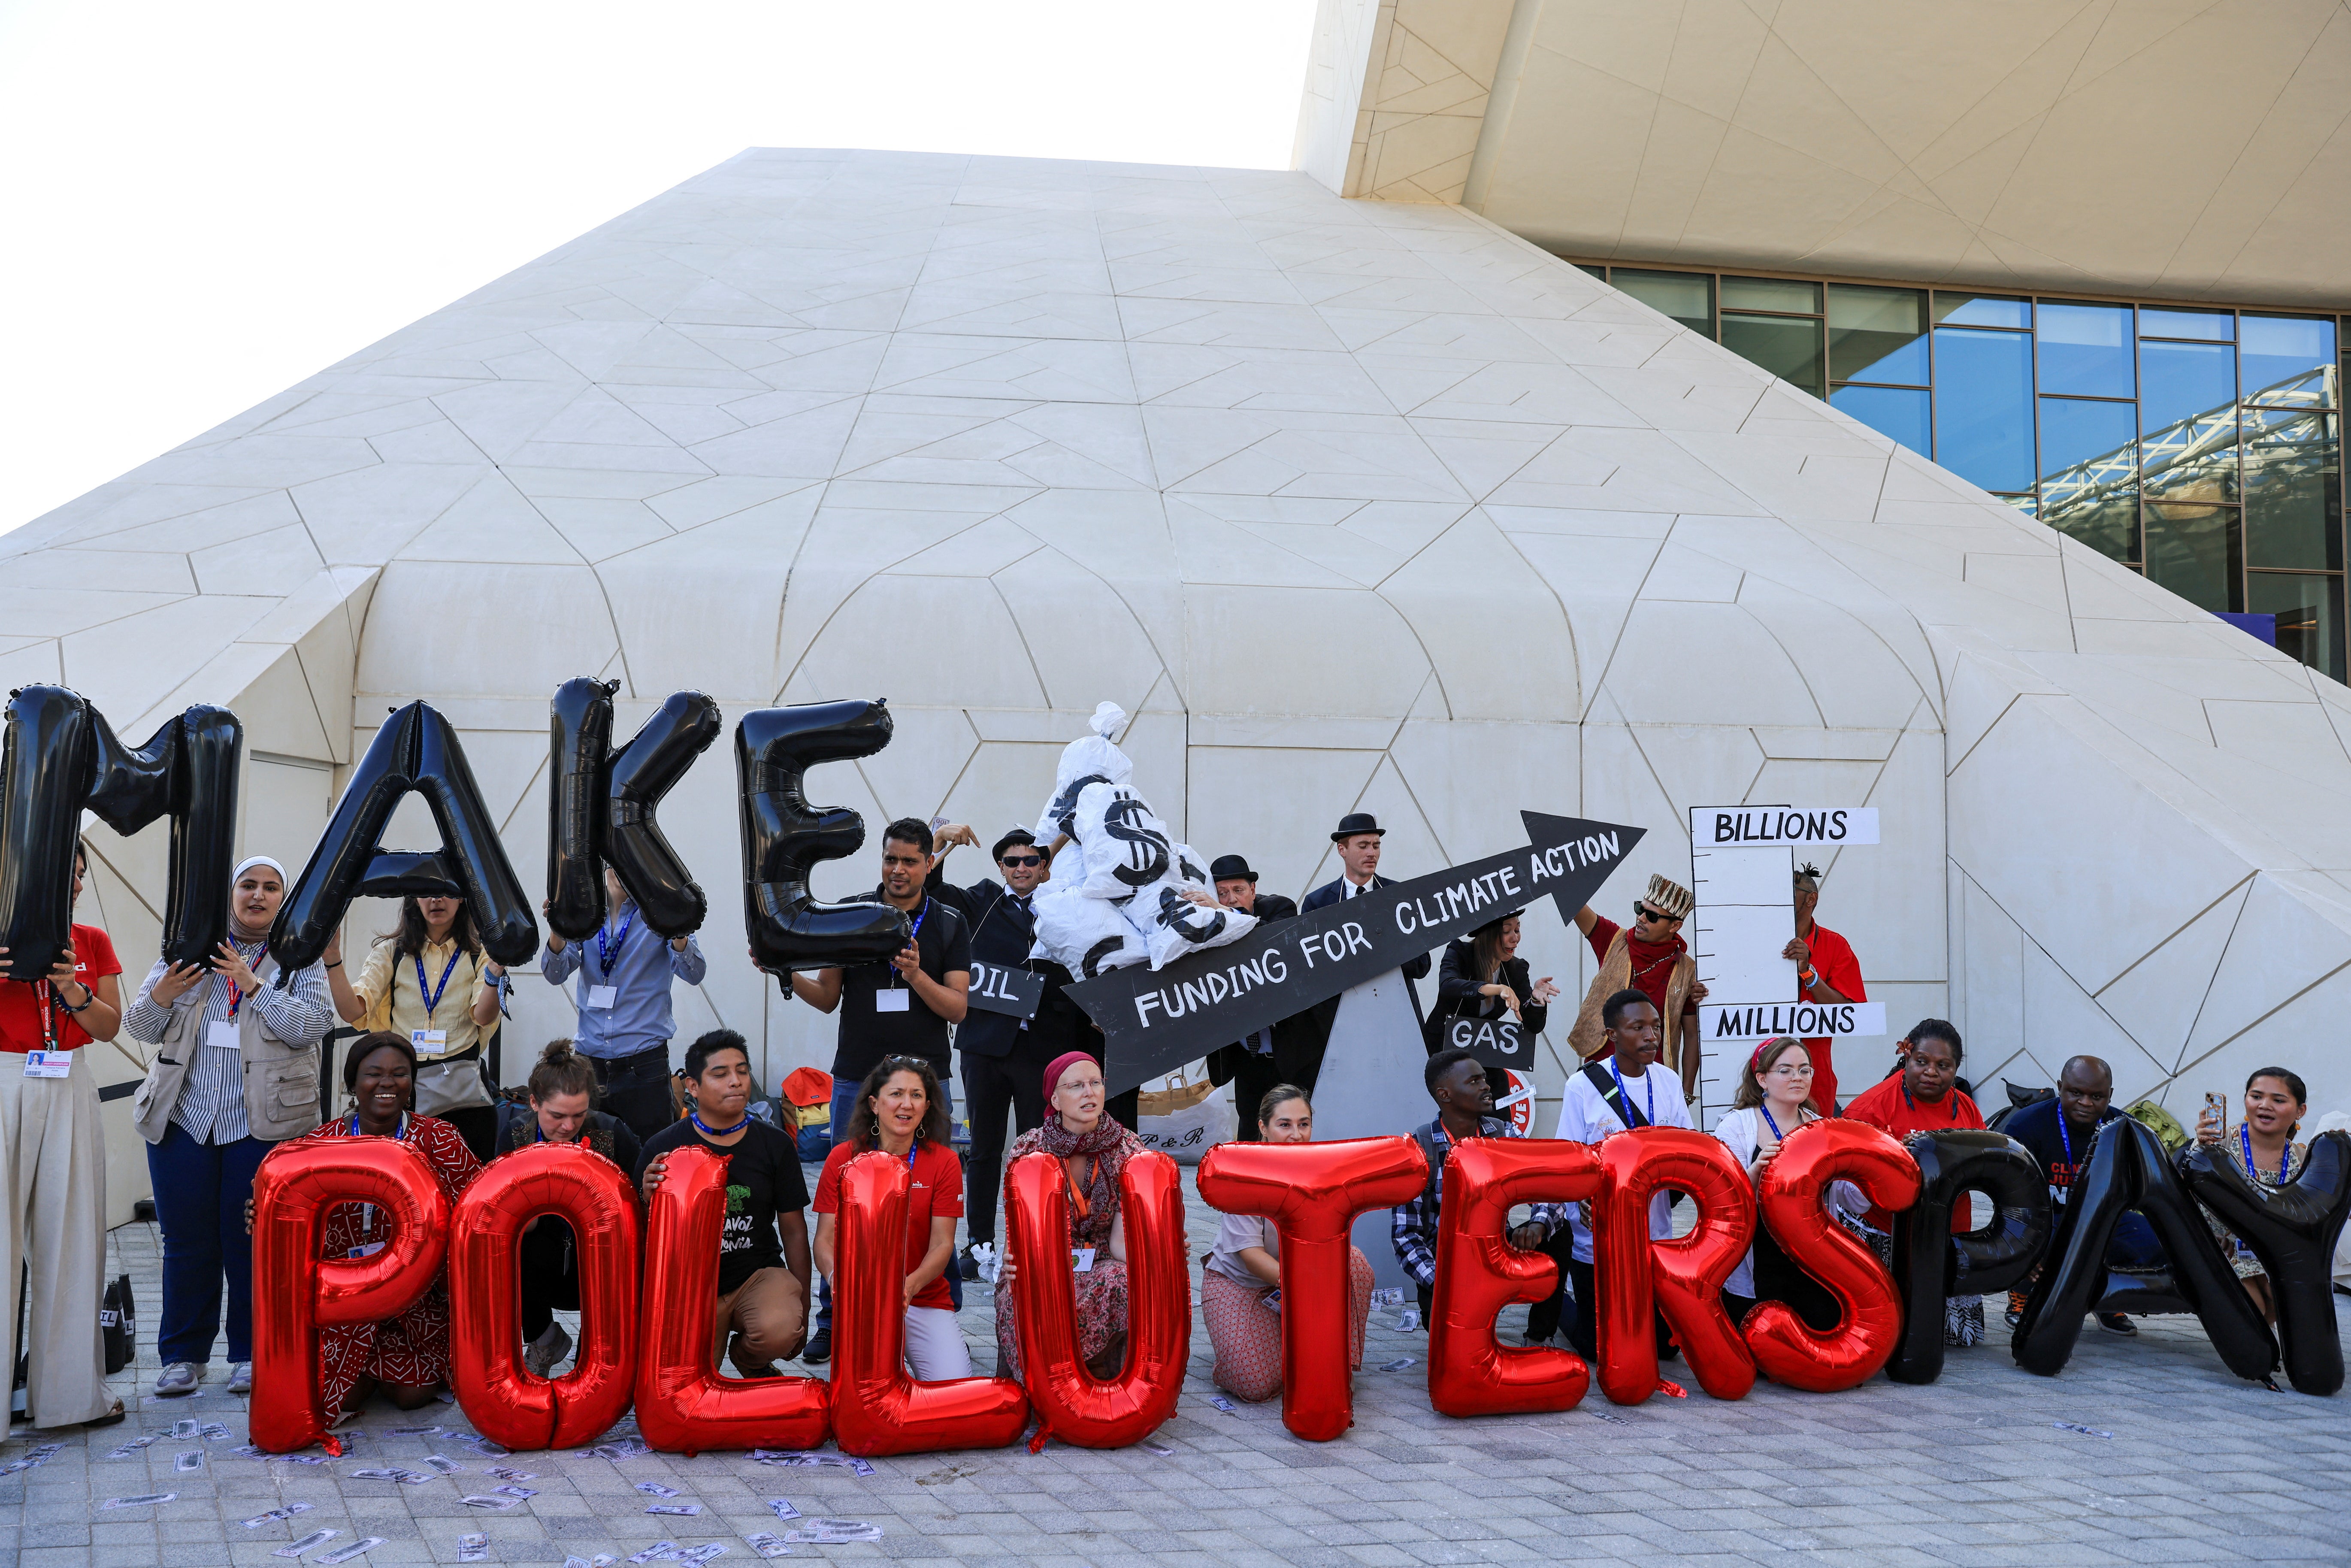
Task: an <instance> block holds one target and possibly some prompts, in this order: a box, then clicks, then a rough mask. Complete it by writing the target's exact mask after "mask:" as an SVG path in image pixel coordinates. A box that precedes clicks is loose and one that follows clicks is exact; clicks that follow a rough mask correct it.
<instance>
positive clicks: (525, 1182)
mask: <svg viewBox="0 0 2351 1568" xmlns="http://www.w3.org/2000/svg"><path fill="white" fill-rule="evenodd" d="M541 1215H552V1216H554V1217H555V1218H559V1219H560V1220H562V1221H563V1222H564V1223H565V1224H567V1225H569V1227H571V1234H572V1238H573V1242H574V1245H575V1246H576V1247H577V1248H578V1250H579V1258H580V1355H579V1360H578V1362H577V1363H576V1364H574V1366H573V1367H572V1370H571V1371H570V1372H569V1373H567V1374H565V1375H563V1376H562V1377H560V1378H558V1379H556V1380H555V1381H554V1382H552V1383H550V1382H549V1381H548V1380H547V1379H545V1378H543V1377H534V1376H532V1375H530V1374H529V1373H528V1372H526V1371H524V1370H523V1367H522V1364H521V1358H520V1356H519V1354H517V1353H518V1350H519V1347H520V1343H521V1340H522V1333H521V1326H520V1323H519V1322H518V1319H519V1316H520V1312H519V1301H518V1300H517V1291H516V1283H515V1281H516V1249H517V1245H518V1244H519V1242H520V1241H521V1239H522V1232H523V1228H524V1227H525V1226H527V1225H528V1224H529V1223H530V1222H531V1221H532V1220H533V1219H535V1218H538V1217H539V1216H541ZM638 1228H639V1227H638V1223H637V1203H636V1195H635V1194H634V1193H633V1192H632V1190H631V1189H630V1186H629V1178H628V1177H627V1176H624V1175H622V1171H621V1168H620V1167H619V1166H616V1165H614V1164H613V1163H612V1162H611V1161H610V1160H608V1159H606V1158H604V1157H603V1156H602V1155H599V1154H596V1153H594V1152H593V1151H592V1150H589V1149H585V1148H582V1147H580V1145H577V1144H538V1145H532V1146H531V1147H529V1148H525V1149H517V1150H516V1151H515V1152H514V1153H513V1154H510V1155H504V1156H502V1157H501V1158H499V1159H496V1160H495V1161H493V1162H491V1164H490V1165H489V1166H488V1167H487V1168H486V1169H485V1170H484V1171H483V1172H482V1174H481V1176H478V1177H477V1178H475V1182H474V1185H473V1186H470V1187H468V1188H466V1189H465V1197H462V1198H460V1199H459V1200H458V1202H457V1211H456V1223H455V1231H454V1234H453V1235H452V1238H451V1240H450V1244H449V1304H450V1309H451V1312H452V1314H453V1317H454V1322H452V1323H451V1325H450V1335H449V1341H450V1343H449V1382H450V1385H451V1387H452V1388H453V1389H454V1390H455V1393H456V1396H457V1403H458V1404H459V1405H460V1406H463V1407H464V1409H465V1414H466V1415H467V1416H471V1417H472V1418H473V1422H474V1425H475V1427H479V1428H481V1430H482V1433H483V1435H484V1436H486V1437H490V1438H492V1439H493V1440H495V1441H496V1442H499V1443H503V1444H504V1445H506V1446H507V1448H578V1447H579V1446H580V1444H582V1443H585V1442H588V1441H590V1440H591V1439H593V1438H594V1437H596V1436H597V1435H598V1434H599V1433H601V1432H602V1431H604V1430H605V1429H606V1428H607V1427H611V1424H612V1423H613V1422H615V1421H617V1420H619V1419H620V1418H621V1413H622V1411H624V1410H626V1409H627V1408H628V1407H629V1399H630V1396H631V1395H632V1393H633V1392H634V1391H635V1386H636V1380H637V1333H638V1329H637V1263H638Z"/></svg>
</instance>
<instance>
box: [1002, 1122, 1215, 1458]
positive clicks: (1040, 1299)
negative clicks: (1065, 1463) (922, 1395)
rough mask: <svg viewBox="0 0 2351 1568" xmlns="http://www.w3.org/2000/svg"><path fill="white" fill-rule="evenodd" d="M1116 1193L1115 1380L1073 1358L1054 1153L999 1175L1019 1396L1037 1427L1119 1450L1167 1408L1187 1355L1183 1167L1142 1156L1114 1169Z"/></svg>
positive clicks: (1065, 1226)
mask: <svg viewBox="0 0 2351 1568" xmlns="http://www.w3.org/2000/svg"><path fill="white" fill-rule="evenodd" d="M1119 1191H1120V1195H1121V1205H1122V1207H1121V1208H1120V1210H1119V1212H1120V1214H1121V1216H1122V1217H1123V1220H1124V1223H1125V1226H1126V1257H1127V1290H1126V1345H1127V1351H1126V1366H1125V1368H1124V1369H1123V1371H1122V1372H1121V1373H1120V1374H1119V1375H1118V1376H1116V1377H1113V1378H1100V1377H1096V1376H1095V1375H1093V1374H1092V1373H1091V1372H1089V1371H1087V1370H1086V1367H1085V1364H1083V1363H1082V1362H1081V1361H1080V1360H1079V1359H1078V1325H1077V1300H1076V1292H1075V1288H1074V1286H1073V1284H1072V1282H1071V1276H1070V1257H1069V1240H1068V1239H1069V1234H1070V1199H1069V1194H1068V1192H1067V1190H1066V1183H1065V1182H1064V1181H1063V1179H1062V1174H1061V1162H1060V1161H1059V1160H1056V1159H1055V1158H1054V1157H1053V1156H1052V1155H1044V1154H1037V1155H1022V1156H1021V1157H1020V1158H1019V1160H1018V1161H1016V1162H1015V1163H1014V1164H1013V1166H1012V1171H1011V1175H1010V1178H1009V1180H1008V1182H1007V1184H1006V1193H1007V1197H1008V1200H1009V1201H1008V1210H1007V1214H1006V1222H1007V1224H1008V1226H1009V1227H1010V1232H1009V1234H1010V1239H1011V1243H1012V1255H1013V1257H1014V1259H1015V1260H1018V1262H1019V1269H1018V1270H1016V1273H1015V1277H1014V1285H1013V1288H1014V1289H1015V1290H1016V1291H1019V1312H1016V1313H1015V1314H1014V1317H1015V1319H1016V1321H1017V1322H1019V1328H1020V1364H1021V1366H1022V1367H1023V1369H1024V1370H1025V1371H1026V1372H1027V1373H1028V1383H1029V1403H1030V1404H1031V1405H1033V1406H1036V1409H1037V1418H1038V1419H1039V1420H1040V1421H1041V1422H1043V1423H1044V1429H1045V1430H1046V1431H1047V1432H1049V1433H1050V1434H1051V1435H1052V1436H1054V1437H1059V1438H1061V1440H1062V1441H1063V1442H1065V1443H1074V1444H1076V1445H1078V1446H1079V1447H1081V1448H1124V1447H1126V1446H1127V1445H1128V1444H1130V1443H1134V1442H1139V1441H1141V1440H1142V1439H1143V1438H1144V1437H1148V1436H1150V1435H1151V1433H1152V1432H1154V1431H1155V1430H1156V1429H1157V1428H1158V1427H1159V1424H1160V1423H1161V1422H1163V1421H1165V1420H1166V1419H1167V1417H1168V1416H1169V1415H1171V1414H1172V1413H1173V1412H1174V1411H1175V1396H1176V1395H1177V1394H1178V1393H1180V1392H1181V1391H1182V1389H1183V1386H1184V1364H1185V1361H1186V1359H1187V1358H1188V1357H1189V1356H1190V1354H1191V1353H1192V1280H1191V1274H1190V1272H1189V1270H1187V1269H1186V1267H1185V1262H1184V1175H1183V1172H1182V1170H1181V1169H1180V1168H1179V1167H1178V1166H1176V1164H1175V1161H1174V1160H1171V1159H1169V1158H1168V1157H1167V1156H1166V1155H1161V1154H1152V1153H1148V1152H1146V1153H1144V1154H1140V1155H1135V1156H1134V1158H1133V1159H1130V1160H1128V1161H1127V1162H1126V1168H1125V1169H1124V1170H1123V1171H1122V1172H1120V1173H1119Z"/></svg>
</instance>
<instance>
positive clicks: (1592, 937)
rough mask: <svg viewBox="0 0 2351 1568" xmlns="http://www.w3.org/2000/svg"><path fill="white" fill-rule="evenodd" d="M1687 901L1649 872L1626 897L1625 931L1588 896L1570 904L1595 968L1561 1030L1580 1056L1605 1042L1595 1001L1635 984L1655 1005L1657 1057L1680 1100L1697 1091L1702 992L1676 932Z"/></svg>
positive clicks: (1679, 889) (1681, 891)
mask: <svg viewBox="0 0 2351 1568" xmlns="http://www.w3.org/2000/svg"><path fill="white" fill-rule="evenodd" d="M1691 902H1692V900H1691V897H1690V891H1689V889H1688V888H1686V887H1683V886H1681V885H1680V884H1679V883H1672V882H1668V881H1667V880H1666V879H1665V878H1664V877H1662V876H1653V877H1651V878H1650V879H1649V885H1648V888H1647V890H1646V892H1644V893H1643V894H1641V896H1640V897H1639V898H1636V899H1635V900H1634V901H1633V928H1632V929H1631V930H1629V931H1627V930H1626V929H1625V928H1624V927H1623V926H1621V925H1617V924H1616V923H1615V922H1614V921H1613V920H1611V919H1609V918H1608V917H1607V916H1606V915H1602V914H1600V913H1599V912H1598V911H1597V910H1594V909H1593V907H1592V906H1591V905H1590V904H1585V905H1584V906H1583V908H1582V909H1579V910H1577V911H1576V912H1575V928H1576V929H1577V930H1579V931H1581V932H1583V935H1584V937H1585V938H1586V939H1587V940H1588V941H1590V942H1591V944H1592V951H1593V956H1595V957H1597V958H1598V959H1599V960H1600V972H1599V973H1598V974H1596V975H1594V976H1593V977H1592V988H1591V989H1589V990H1587V991H1585V992H1584V993H1583V1009H1582V1010H1581V1011H1579V1012H1578V1013H1577V1014H1576V1015H1575V1028H1574V1029H1573V1030H1570V1031H1569V1034H1568V1037H1567V1039H1568V1043H1569V1044H1570V1045H1573V1047H1575V1053H1576V1055H1578V1056H1579V1057H1582V1058H1583V1059H1584V1060H1585V1061H1590V1060H1591V1059H1592V1058H1593V1056H1594V1055H1596V1054H1597V1053H1599V1052H1601V1051H1605V1050H1607V1049H1608V1032H1607V1030H1605V1029H1604V1028H1603V1027H1602V1025H1601V1021H1600V1007H1601V1004H1602V1003H1604V1002H1605V1001H1606V1000H1607V999H1608V998H1610V997H1613V996H1614V995H1615V994H1616V993H1617V992H1619V991H1622V990H1627V989H1630V990H1636V991H1639V992H1640V993H1642V994H1643V995H1644V996H1646V997H1647V998H1649V1004H1650V1006H1652V1007H1654V1008H1656V1009H1657V1024H1658V1028H1659V1030H1661V1031H1662V1033H1663V1035H1664V1041H1665V1050H1664V1051H1663V1052H1662V1053H1661V1060H1662V1061H1663V1062H1664V1064H1665V1065H1666V1066H1667V1067H1669V1068H1671V1069H1673V1071H1675V1073H1677V1075H1678V1076H1679V1077H1680V1079H1681V1081H1682V1096H1683V1098H1684V1099H1686V1100H1694V1099H1696V1098H1697V1097H1698V1003H1700V1002H1702V1001H1704V1000H1706V988H1705V987H1704V986H1703V985H1700V984H1699V983H1698V960H1697V959H1695V958H1693V957H1691V956H1690V951H1689V946H1688V944H1687V943H1685V942H1684V941H1683V940H1682V939H1681V928H1682V921H1683V920H1684V919H1686V918H1687V916H1688V915H1689V912H1690V904H1691ZM1685 1041H1687V1042H1688V1048H1687V1050H1685V1049H1684V1042H1685Z"/></svg>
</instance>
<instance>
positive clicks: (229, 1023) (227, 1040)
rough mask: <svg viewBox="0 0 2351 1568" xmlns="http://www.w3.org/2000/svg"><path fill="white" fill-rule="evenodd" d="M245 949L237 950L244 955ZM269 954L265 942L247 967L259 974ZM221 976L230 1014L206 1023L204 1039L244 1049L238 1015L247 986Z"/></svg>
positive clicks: (228, 1046) (225, 1048) (267, 945)
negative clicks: (239, 1030)
mask: <svg viewBox="0 0 2351 1568" xmlns="http://www.w3.org/2000/svg"><path fill="white" fill-rule="evenodd" d="M244 951H245V949H244V948H243V947H239V948H238V949H237V952H238V953H239V954H240V955H242V954H243V953H244ZM268 956H269V944H268V943H266V942H264V943H263V944H262V945H261V950H260V951H259V952H257V953H256V954H254V956H253V957H252V958H251V959H250V960H249V961H248V962H247V963H246V967H247V968H249V969H251V970H253V971H254V972H255V974H256V975H258V974H259V973H260V971H261V966H262V964H263V963H264V962H265V961H266V959H267V958H268ZM220 981H221V983H222V984H223V985H225V986H226V987H227V988H228V1016H227V1017H226V1018H222V1019H214V1020H213V1021H212V1022H211V1023H208V1024H206V1025H204V1040H205V1041H206V1043H208V1044H211V1045H214V1046H217V1047H219V1048H221V1049H222V1050H225V1051H238V1050H242V1049H243V1046H244V1042H243V1040H241V1039H240V1038H239V1033H238V1030H237V1025H236V1015H237V1013H238V1012H239V1011H240V1010H242V1009H243V1008H244V1007H245V988H244V987H243V986H240V985H238V984H237V983H236V982H235V980H233V979H231V978H230V977H228V976H226V975H222V976H220Z"/></svg>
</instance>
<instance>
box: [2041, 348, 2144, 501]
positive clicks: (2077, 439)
mask: <svg viewBox="0 0 2351 1568" xmlns="http://www.w3.org/2000/svg"><path fill="white" fill-rule="evenodd" d="M2041 309H2042V317H2043V319H2044V320H2045V319H2047V318H2048V313H2049V308H2048V307H2047V306H2045V305H2044V306H2043V307H2042V308H2041ZM2042 352H2043V355H2044V356H2045V355H2046V354H2047V352H2048V350H2046V349H2043V350H2042ZM2046 362H2047V361H2046V359H2045V358H2044V360H2043V363H2044V364H2045V363H2046ZM2137 436H2138V410H2137V409H2136V408H2133V407H2132V406H2131V405H2130V404H2129V403H2126V402H2081V401H2079V400H2077V399H2074V398H2068V397H2044V398H2043V399H2042V400H2041V476H2042V477H2043V479H2047V478H2049V477H2050V476H2052V475H2056V474H2062V473H2064V471H2065V470H2067V469H2069V468H2072V467H2074V466H2075V465H2089V466H2093V467H2101V468H2113V469H2115V470H2116V473H2115V474H2114V475H2113V477H2116V478H2127V477H2128V476H2129V473H2130V470H2131V468H2132V467H2133V466H2135V465H2136V463H2137V457H2136V455H2135V454H2134V451H2133V447H2134V445H2135V444H2136V442H2137Z"/></svg>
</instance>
